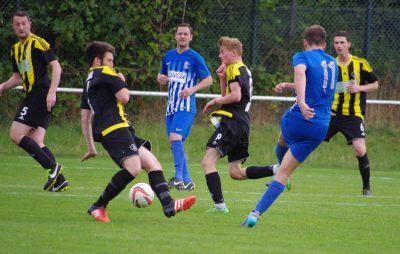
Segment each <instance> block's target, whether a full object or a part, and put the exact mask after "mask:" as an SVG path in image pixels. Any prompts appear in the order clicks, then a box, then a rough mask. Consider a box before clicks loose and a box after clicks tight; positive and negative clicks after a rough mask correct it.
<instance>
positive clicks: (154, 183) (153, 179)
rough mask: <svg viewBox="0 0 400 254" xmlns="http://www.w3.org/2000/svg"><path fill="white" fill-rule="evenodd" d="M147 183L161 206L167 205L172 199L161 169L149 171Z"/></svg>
mask: <svg viewBox="0 0 400 254" xmlns="http://www.w3.org/2000/svg"><path fill="white" fill-rule="evenodd" d="M148 177H149V183H150V186H151V188H152V189H153V191H154V192H155V193H156V195H157V197H158V199H159V200H160V202H161V205H162V206H163V207H165V206H167V205H169V204H170V203H171V202H172V201H173V199H172V197H171V193H170V192H169V189H168V184H167V182H166V181H165V178H164V174H163V172H162V171H161V170H156V171H151V172H149V175H148Z"/></svg>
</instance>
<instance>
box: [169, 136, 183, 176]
mask: <svg viewBox="0 0 400 254" xmlns="http://www.w3.org/2000/svg"><path fill="white" fill-rule="evenodd" d="M171 150H172V156H173V157H174V164H175V175H174V177H175V178H176V179H179V180H182V179H183V164H184V161H185V160H184V159H185V151H184V149H183V143H182V140H173V141H171Z"/></svg>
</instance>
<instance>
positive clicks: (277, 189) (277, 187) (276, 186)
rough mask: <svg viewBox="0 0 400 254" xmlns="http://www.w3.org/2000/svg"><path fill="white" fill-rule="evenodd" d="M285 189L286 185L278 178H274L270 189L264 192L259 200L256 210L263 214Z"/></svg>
mask: <svg viewBox="0 0 400 254" xmlns="http://www.w3.org/2000/svg"><path fill="white" fill-rule="evenodd" d="M284 189H285V185H283V184H281V183H280V182H278V181H276V180H272V182H271V183H270V184H269V187H268V189H267V190H266V191H265V192H264V194H263V195H262V197H261V199H260V200H259V201H258V203H257V206H256V209H255V210H256V211H259V212H260V214H263V213H264V212H265V211H267V209H268V208H269V207H270V206H271V205H272V204H273V203H274V202H275V200H276V199H277V198H278V197H279V195H281V193H282V191H283V190H284Z"/></svg>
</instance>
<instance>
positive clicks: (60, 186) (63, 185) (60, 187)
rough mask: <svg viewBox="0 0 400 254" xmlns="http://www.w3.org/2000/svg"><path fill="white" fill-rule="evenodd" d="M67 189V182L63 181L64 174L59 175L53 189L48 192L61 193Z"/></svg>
mask: <svg viewBox="0 0 400 254" xmlns="http://www.w3.org/2000/svg"><path fill="white" fill-rule="evenodd" d="M68 189H69V182H68V181H67V180H66V179H65V177H64V174H62V173H60V175H59V176H58V178H57V180H56V182H55V183H54V185H53V187H51V188H50V189H49V190H48V191H52V192H63V191H66V190H68Z"/></svg>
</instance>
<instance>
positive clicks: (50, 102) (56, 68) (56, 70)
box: [46, 60, 62, 112]
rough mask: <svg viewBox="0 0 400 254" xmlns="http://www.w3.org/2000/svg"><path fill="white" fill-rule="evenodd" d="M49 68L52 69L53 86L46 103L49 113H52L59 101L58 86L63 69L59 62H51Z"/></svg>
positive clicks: (51, 85)
mask: <svg viewBox="0 0 400 254" xmlns="http://www.w3.org/2000/svg"><path fill="white" fill-rule="evenodd" d="M49 66H50V68H51V84H50V89H49V92H48V93H47V98H46V102H47V111H49V112H51V110H52V109H53V107H54V105H55V104H56V101H57V95H56V93H57V87H58V84H59V83H60V78H61V72H62V69H61V66H60V63H59V62H58V61H57V60H54V61H51V62H50V63H49Z"/></svg>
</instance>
